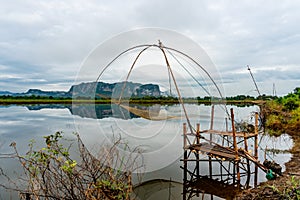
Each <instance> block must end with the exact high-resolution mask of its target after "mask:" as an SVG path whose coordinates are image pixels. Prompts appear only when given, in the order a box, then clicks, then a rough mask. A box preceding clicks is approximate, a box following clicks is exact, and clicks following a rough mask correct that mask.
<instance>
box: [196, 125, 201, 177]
mask: <svg viewBox="0 0 300 200" xmlns="http://www.w3.org/2000/svg"><path fill="white" fill-rule="evenodd" d="M196 137H197V139H196V142H197V143H196V144H200V124H199V123H198V124H197V129H196ZM196 160H197V162H196V173H197V178H199V175H200V165H199V151H197V153H196Z"/></svg>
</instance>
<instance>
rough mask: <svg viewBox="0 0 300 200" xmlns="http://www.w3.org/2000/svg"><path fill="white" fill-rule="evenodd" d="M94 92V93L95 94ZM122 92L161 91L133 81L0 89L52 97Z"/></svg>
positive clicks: (148, 93) (140, 94)
mask: <svg viewBox="0 0 300 200" xmlns="http://www.w3.org/2000/svg"><path fill="white" fill-rule="evenodd" d="M122 91H123V93H122ZM95 93H96V95H95ZM121 93H122V97H145V96H153V97H159V96H160V95H161V94H162V92H161V91H160V88H159V86H158V85H156V84H151V83H150V84H141V83H133V82H118V83H104V82H97V83H96V82H88V83H80V84H78V85H72V86H71V87H70V89H69V91H43V90H40V89H29V90H28V91H27V92H24V93H12V92H9V91H0V95H9V96H32V95H34V96H40V97H53V98H72V97H75V98H76V97H84V98H94V97H95V98H99V99H101V98H102V99H103V98H118V97H119V96H120V94H121Z"/></svg>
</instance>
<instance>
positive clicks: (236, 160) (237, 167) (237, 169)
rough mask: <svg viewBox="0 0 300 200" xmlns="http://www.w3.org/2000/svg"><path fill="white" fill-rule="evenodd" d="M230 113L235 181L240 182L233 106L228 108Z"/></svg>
mask: <svg viewBox="0 0 300 200" xmlns="http://www.w3.org/2000/svg"><path fill="white" fill-rule="evenodd" d="M230 113H231V125H232V135H233V146H234V151H235V163H236V172H237V181H238V183H239V182H240V178H241V176H240V169H239V155H238V146H237V142H236V133H235V126H234V113H233V108H231V109H230Z"/></svg>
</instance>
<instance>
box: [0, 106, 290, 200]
mask: <svg viewBox="0 0 300 200" xmlns="http://www.w3.org/2000/svg"><path fill="white" fill-rule="evenodd" d="M142 107H143V106H142ZM231 107H233V108H234V112H235V119H236V120H237V121H241V120H244V121H247V122H249V123H253V117H251V116H253V112H255V111H258V107H256V106H252V107H243V108H241V107H235V106H231ZM147 109H149V110H151V114H152V115H155V116H156V115H157V116H160V115H163V116H166V115H167V116H172V117H174V118H172V119H168V120H158V121H153V120H148V119H144V118H141V117H139V116H136V115H134V114H132V113H129V112H128V111H126V110H124V109H123V110H122V109H120V108H118V107H117V106H115V105H96V106H94V105H74V106H72V105H30V106H0V126H1V129H0V137H1V139H0V152H1V154H6V153H11V152H12V149H11V147H9V144H10V143H11V142H13V141H14V142H16V143H17V147H18V149H19V151H20V153H21V154H25V153H26V151H27V150H28V146H27V144H28V142H29V141H30V140H31V139H35V140H36V141H37V145H39V144H42V142H43V136H45V135H49V134H52V133H54V132H56V131H63V132H64V134H65V136H66V137H70V138H72V137H73V135H72V133H73V132H78V133H79V134H80V136H81V138H82V139H83V141H84V143H85V144H86V145H87V146H88V147H89V148H90V149H93V150H95V149H97V147H99V146H101V145H103V144H104V143H109V142H112V138H113V136H119V135H120V136H121V137H122V138H123V139H124V140H125V141H126V142H127V143H128V145H129V146H131V147H132V148H135V147H136V148H139V149H141V151H142V152H143V154H142V155H143V163H144V168H143V169H142V172H143V175H142V179H141V180H140V179H139V181H138V179H137V178H135V179H134V182H135V185H136V188H135V192H136V195H137V199H149V200H152V199H182V194H181V193H182V179H183V176H182V175H183V171H182V169H181V168H180V166H182V162H181V161H180V158H182V153H183V150H182V144H183V141H182V124H183V123H184V122H186V119H185V118H184V117H182V116H184V113H183V111H182V109H181V107H180V106H179V105H164V106H162V105H153V106H151V107H147ZM186 110H187V112H188V113H189V117H190V118H189V119H190V121H191V125H192V126H195V125H196V123H199V122H200V123H201V129H208V128H209V126H210V112H211V107H210V106H204V105H191V104H188V105H186ZM224 113H225V112H224V108H223V107H220V108H216V110H215V116H216V117H215V120H214V128H215V129H218V130H224V129H225V121H224V118H225V117H226V115H225V114H224ZM155 116H154V117H155ZM219 140H220V138H218V137H217V136H214V141H215V142H219ZM266 147H267V148H268V149H275V150H288V149H290V148H291V147H292V140H291V138H290V137H289V136H287V135H283V136H281V137H279V138H273V137H268V136H260V151H259V159H260V160H261V161H263V159H264V151H263V150H264V149H265V148H266ZM125 153H126V152H125ZM267 157H268V159H273V160H275V161H276V162H278V163H280V164H281V166H282V167H283V169H284V163H285V162H287V161H288V160H289V159H290V157H291V155H290V154H289V153H276V154H275V153H268V154H267ZM0 166H1V167H2V168H3V169H4V170H5V171H6V173H7V174H9V175H11V176H12V177H16V173H15V172H17V173H19V172H20V167H19V164H18V163H17V162H15V161H13V160H10V159H4V158H1V159H0ZM203 169H204V170H206V167H205V166H203V167H202V170H203ZM170 180H171V182H170ZM265 180H266V179H265V174H264V173H263V172H261V170H260V172H259V181H260V182H261V181H265ZM0 181H4V180H3V179H1V178H0ZM251 183H253V180H251ZM0 192H1V195H0V199H8V198H10V197H11V198H12V199H15V198H17V196H15V194H11V193H8V192H6V191H5V190H3V189H1V190H0ZM10 195H12V196H10ZM213 197H214V199H218V198H219V197H217V196H213ZM206 198H208V199H211V195H205V196H204V199H206Z"/></svg>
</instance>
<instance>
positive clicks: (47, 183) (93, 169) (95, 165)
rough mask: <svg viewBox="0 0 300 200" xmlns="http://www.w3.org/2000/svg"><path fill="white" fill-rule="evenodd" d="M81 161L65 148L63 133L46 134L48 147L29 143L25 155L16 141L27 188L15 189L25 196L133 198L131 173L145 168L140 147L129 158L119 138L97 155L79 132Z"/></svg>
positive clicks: (40, 197)
mask: <svg viewBox="0 0 300 200" xmlns="http://www.w3.org/2000/svg"><path fill="white" fill-rule="evenodd" d="M75 135H76V138H77V144H78V151H79V160H75V159H72V156H71V155H70V153H69V152H70V148H71V146H72V144H70V145H69V146H68V147H64V145H62V144H61V140H62V139H64V138H63V136H62V133H61V132H56V133H55V134H53V135H49V136H46V137H45V147H43V148H41V149H38V150H35V149H34V142H33V141H32V142H31V143H30V144H29V147H30V148H29V151H28V153H27V154H26V155H25V156H22V155H20V154H19V153H18V150H17V146H16V143H12V147H13V148H14V152H15V157H16V158H17V159H18V160H19V162H20V163H21V165H22V167H23V169H24V172H25V177H26V178H25V179H24V180H25V183H26V184H27V187H26V188H25V189H20V188H18V189H15V190H17V191H18V192H19V193H20V194H21V198H23V199H78V200H79V199H80V200H81V199H82V200H83V199H90V200H93V199H130V198H131V196H130V195H131V192H132V182H131V172H132V171H134V170H136V169H138V168H141V165H140V166H138V162H137V159H138V157H139V156H140V154H139V152H138V150H137V149H134V150H133V151H130V154H129V155H128V156H127V157H125V156H124V155H122V153H121V150H120V147H123V148H122V151H123V150H126V151H129V150H130V149H129V147H128V145H127V144H126V143H123V142H122V141H121V139H120V138H118V139H115V141H114V143H113V145H112V146H110V147H108V146H103V147H102V148H101V150H100V152H99V153H98V155H97V156H95V155H94V154H92V153H91V152H90V151H89V150H88V149H87V148H86V146H85V145H84V144H83V142H82V140H81V139H80V137H79V135H78V134H75Z"/></svg>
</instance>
